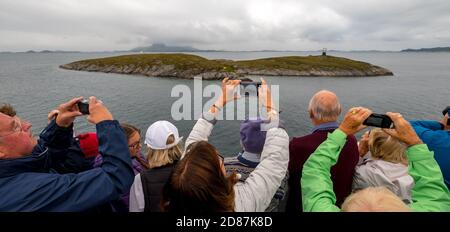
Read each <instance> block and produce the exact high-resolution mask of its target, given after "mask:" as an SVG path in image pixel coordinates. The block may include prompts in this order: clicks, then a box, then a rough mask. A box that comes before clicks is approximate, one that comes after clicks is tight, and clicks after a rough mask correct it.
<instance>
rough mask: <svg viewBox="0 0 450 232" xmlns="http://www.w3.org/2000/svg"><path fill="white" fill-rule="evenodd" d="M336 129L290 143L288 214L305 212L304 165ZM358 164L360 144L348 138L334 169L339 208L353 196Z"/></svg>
mask: <svg viewBox="0 0 450 232" xmlns="http://www.w3.org/2000/svg"><path fill="white" fill-rule="evenodd" d="M333 131H334V129H330V128H328V129H325V130H316V131H314V132H313V133H312V134H309V135H306V136H303V137H298V138H295V137H294V138H293V139H292V140H291V142H290V143H289V167H288V170H289V180H288V186H289V188H288V189H289V190H288V200H287V206H286V211H287V212H302V193H301V185H300V180H301V176H302V171H303V165H304V164H305V162H306V160H307V159H308V158H309V156H310V155H311V154H312V153H313V152H314V151H315V150H316V148H317V147H318V146H319V145H320V144H321V143H322V142H324V141H325V140H326V139H327V135H328V133H331V132H333ZM358 160H359V152H358V144H357V141H356V138H355V136H348V137H347V142H346V143H345V145H344V148H343V149H342V152H341V155H340V156H339V159H338V161H337V164H336V165H335V166H333V167H332V168H331V179H332V181H333V190H334V193H335V194H336V199H337V201H336V205H338V206H340V205H341V204H342V203H343V201H344V200H345V198H346V197H347V196H348V195H350V193H351V192H352V181H353V174H354V171H355V166H356V164H357V163H358Z"/></svg>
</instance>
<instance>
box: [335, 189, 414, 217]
mask: <svg viewBox="0 0 450 232" xmlns="http://www.w3.org/2000/svg"><path fill="white" fill-rule="evenodd" d="M341 210H342V211H343V212H409V211H411V209H410V208H409V207H408V206H407V205H406V204H405V203H404V202H403V201H402V200H401V199H400V198H399V197H398V196H397V195H395V194H394V193H392V192H391V191H389V189H387V188H386V187H368V188H365V189H363V190H360V191H357V192H355V193H353V194H351V195H350V196H349V197H347V199H345V201H344V203H343V204H342V209H341Z"/></svg>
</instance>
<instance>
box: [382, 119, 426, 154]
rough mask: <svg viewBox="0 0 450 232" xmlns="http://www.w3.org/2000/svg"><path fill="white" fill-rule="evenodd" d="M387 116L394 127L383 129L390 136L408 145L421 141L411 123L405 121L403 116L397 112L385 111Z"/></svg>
mask: <svg viewBox="0 0 450 232" xmlns="http://www.w3.org/2000/svg"><path fill="white" fill-rule="evenodd" d="M386 115H387V116H389V117H390V118H391V119H392V121H393V122H394V125H395V128H394V129H383V131H384V132H386V133H387V134H389V135H390V136H392V137H394V138H396V139H398V140H400V141H402V142H404V143H405V144H407V145H408V146H412V145H416V144H421V143H423V142H422V140H420V138H419V136H417V134H416V132H415V131H414V129H413V128H412V126H411V124H409V122H408V121H406V120H405V119H404V118H403V116H402V115H401V114H399V113H392V112H387V113H386Z"/></svg>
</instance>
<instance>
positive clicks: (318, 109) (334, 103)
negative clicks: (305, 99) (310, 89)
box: [308, 90, 341, 122]
mask: <svg viewBox="0 0 450 232" xmlns="http://www.w3.org/2000/svg"><path fill="white" fill-rule="evenodd" d="M323 93H328V94H330V95H334V96H335V97H334V98H330V97H328V96H323ZM308 110H309V112H311V113H312V115H313V117H314V118H315V119H318V120H321V121H325V122H330V121H336V120H337V118H338V117H339V114H341V103H339V99H338V98H337V96H336V95H335V94H334V93H333V92H330V91H328V90H321V91H319V92H317V93H316V94H314V96H313V97H312V98H311V100H310V101H309V107H308Z"/></svg>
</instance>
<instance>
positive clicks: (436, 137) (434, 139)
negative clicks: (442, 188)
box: [411, 109, 450, 189]
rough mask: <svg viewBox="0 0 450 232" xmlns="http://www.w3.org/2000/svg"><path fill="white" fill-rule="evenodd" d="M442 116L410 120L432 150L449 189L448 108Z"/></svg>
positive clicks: (449, 127) (449, 147)
mask: <svg viewBox="0 0 450 232" xmlns="http://www.w3.org/2000/svg"><path fill="white" fill-rule="evenodd" d="M442 113H443V114H444V117H443V118H442V119H441V121H440V122H438V121H411V125H412V126H413V128H414V130H415V131H416V133H417V135H419V137H420V139H421V140H422V141H423V142H424V143H425V144H427V146H428V148H429V149H430V150H431V151H433V152H434V158H435V159H436V161H437V163H438V164H439V167H440V168H441V171H442V174H443V175H444V181H445V184H446V185H447V188H449V189H450V126H449V125H447V122H448V120H449V112H448V109H447V110H446V111H444V112H442Z"/></svg>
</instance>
